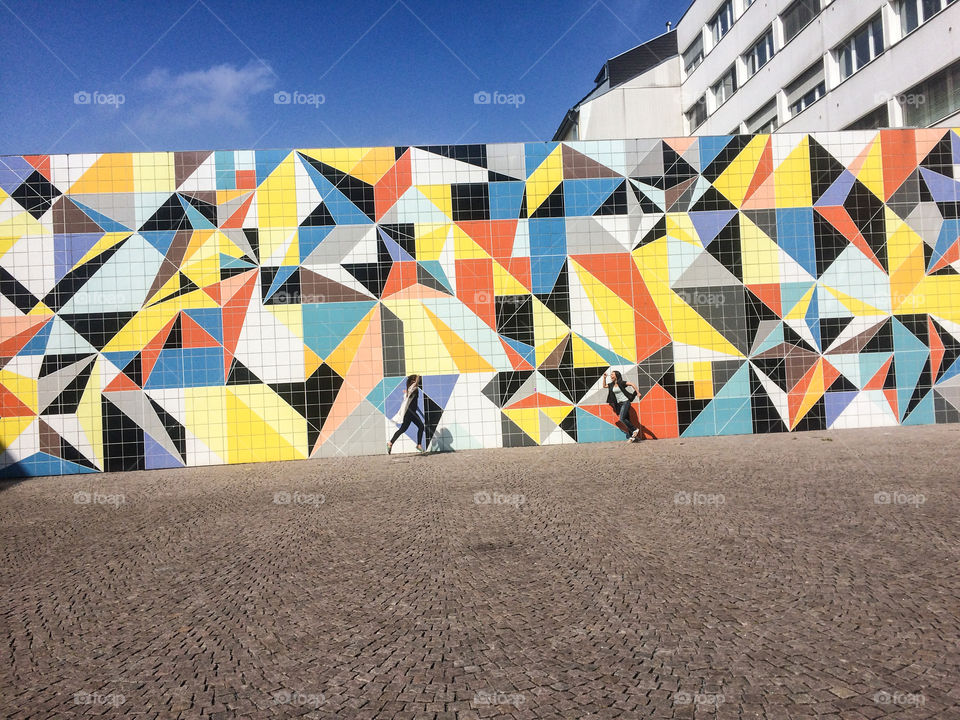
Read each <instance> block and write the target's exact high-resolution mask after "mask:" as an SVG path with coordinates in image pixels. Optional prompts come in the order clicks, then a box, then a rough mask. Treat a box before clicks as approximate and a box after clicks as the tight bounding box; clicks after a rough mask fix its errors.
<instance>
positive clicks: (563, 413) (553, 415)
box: [540, 405, 573, 425]
mask: <svg viewBox="0 0 960 720" xmlns="http://www.w3.org/2000/svg"><path fill="white" fill-rule="evenodd" d="M572 410H573V406H572V405H566V406H564V405H556V406H554V407H542V408H540V412H542V413H543V414H544V415H546V416H547V417H548V418H550V419H551V420H552V421H553V423H554V425H559V424H560V423H562V422H563V421H564V420H565V419H566V417H567V415H569V414H570V412H571V411H572Z"/></svg>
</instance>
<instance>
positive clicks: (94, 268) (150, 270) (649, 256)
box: [0, 129, 960, 476]
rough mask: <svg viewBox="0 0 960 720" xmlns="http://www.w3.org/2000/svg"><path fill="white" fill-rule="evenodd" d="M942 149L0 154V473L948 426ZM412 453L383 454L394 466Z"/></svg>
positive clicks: (957, 360)
mask: <svg viewBox="0 0 960 720" xmlns="http://www.w3.org/2000/svg"><path fill="white" fill-rule="evenodd" d="M958 177H960V137H958V135H957V131H956V130H954V131H951V130H942V129H936V130H916V131H913V130H896V131H881V132H877V131H870V132H848V133H824V134H812V135H774V136H769V135H758V136H731V137H703V138H681V139H666V140H627V141H604V142H575V143H564V144H560V143H527V144H506V145H455V146H434V147H382V148H351V149H302V150H265V151H260V150H257V151H235V152H234V151H216V152H170V153H134V154H130V153H118V154H103V155H49V156H48V155H39V156H37V155H33V156H23V157H19V156H6V157H2V158H0V296H2V297H0V414H2V418H0V449H2V451H3V457H2V463H0V468H2V469H0V473H2V474H3V475H5V476H20V475H42V474H54V473H74V472H93V471H113V470H135V469H144V468H146V469H150V468H169V467H177V466H182V465H205V464H221V463H243V462H255V461H268V460H293V459H305V458H316V457H328V456H333V455H355V454H368V453H383V452H385V451H386V441H387V439H388V437H389V436H390V435H391V434H392V433H393V432H394V430H395V429H396V427H397V424H396V423H395V422H394V421H393V417H394V415H395V414H396V412H397V409H398V407H399V405H400V402H401V399H402V388H403V384H404V376H406V375H407V374H410V373H418V374H420V375H422V376H423V389H424V392H423V393H422V395H421V401H422V407H421V408H420V410H421V412H422V414H423V417H424V419H425V423H426V432H427V440H428V442H431V445H430V447H431V448H434V449H444V450H461V449H466V448H493V447H504V446H507V447H512V446H519V445H535V444H556V443H572V442H593V441H601V440H617V439H622V438H624V437H625V434H624V433H623V431H622V430H620V429H618V427H617V426H616V418H615V417H614V415H613V412H612V410H611V409H610V408H609V407H608V406H607V405H606V402H605V400H606V392H605V391H604V390H602V389H601V387H600V378H601V375H602V373H603V372H604V371H606V370H608V369H617V370H621V371H622V372H623V373H624V374H625V376H626V377H627V379H628V380H630V381H632V382H633V383H635V384H636V385H637V386H638V387H639V389H640V391H641V394H640V397H639V398H638V400H637V402H636V403H635V408H636V411H637V412H638V413H639V420H640V422H641V423H642V425H643V427H644V431H645V435H646V436H647V437H655V438H671V437H677V436H678V435H681V436H685V437H690V436H702V435H717V434H731V433H766V432H784V431H798V430H811V429H826V428H852V427H867V426H877V425H899V424H902V425H912V424H921V423H944V422H957V421H960V276H958V270H960V244H958V243H960V183H958V181H957V179H956V178H958ZM412 433H413V428H412V427H411V431H410V434H409V435H408V436H407V437H404V438H402V439H401V440H400V441H399V442H398V444H397V447H396V448H395V452H409V451H412V450H413V448H414V442H413V440H412V437H413V436H412Z"/></svg>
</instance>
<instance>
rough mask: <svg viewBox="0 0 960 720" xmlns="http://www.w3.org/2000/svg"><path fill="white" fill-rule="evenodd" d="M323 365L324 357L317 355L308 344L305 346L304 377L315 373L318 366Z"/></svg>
mask: <svg viewBox="0 0 960 720" xmlns="http://www.w3.org/2000/svg"><path fill="white" fill-rule="evenodd" d="M321 365H323V358H321V357H320V356H319V355H317V354H316V353H315V352H314V351H313V350H311V349H310V348H308V347H307V346H306V345H304V346H303V373H304V377H310V376H311V375H313V374H314V373H315V372H316V371H317V368H319V367H320V366H321Z"/></svg>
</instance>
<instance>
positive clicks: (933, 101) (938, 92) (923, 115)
mask: <svg viewBox="0 0 960 720" xmlns="http://www.w3.org/2000/svg"><path fill="white" fill-rule="evenodd" d="M897 100H898V102H899V103H900V107H902V108H903V124H904V125H906V126H907V127H928V126H930V125H933V124H934V123H936V122H939V121H941V120H943V119H944V118H946V117H948V116H950V115H953V114H954V113H955V112H958V111H960V61H958V62H955V63H954V64H953V65H950V66H949V67H946V68H944V69H943V70H941V71H940V72H938V73H937V74H936V75H934V76H932V77H929V78H927V79H926V80H924V81H923V82H922V83H920V84H919V85H915V86H914V87H912V88H910V89H909V90H907V91H906V92H905V93H902V94H901V95H900V96H899V97H898V98H897Z"/></svg>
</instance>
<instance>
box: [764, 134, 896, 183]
mask: <svg viewBox="0 0 960 720" xmlns="http://www.w3.org/2000/svg"><path fill="white" fill-rule="evenodd" d="M857 179H858V180H859V181H860V182H862V183H863V184H864V185H866V186H867V188H869V190H870V192H872V193H873V194H874V195H876V196H877V197H878V198H883V197H884V192H883V155H882V154H881V145H880V133H877V137H876V139H875V140H874V141H873V145H871V146H870V151H869V152H868V153H867V157H866V158H865V159H864V161H863V166H862V167H861V168H860V172H859V173H858V174H857ZM778 199H779V197H778Z"/></svg>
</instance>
